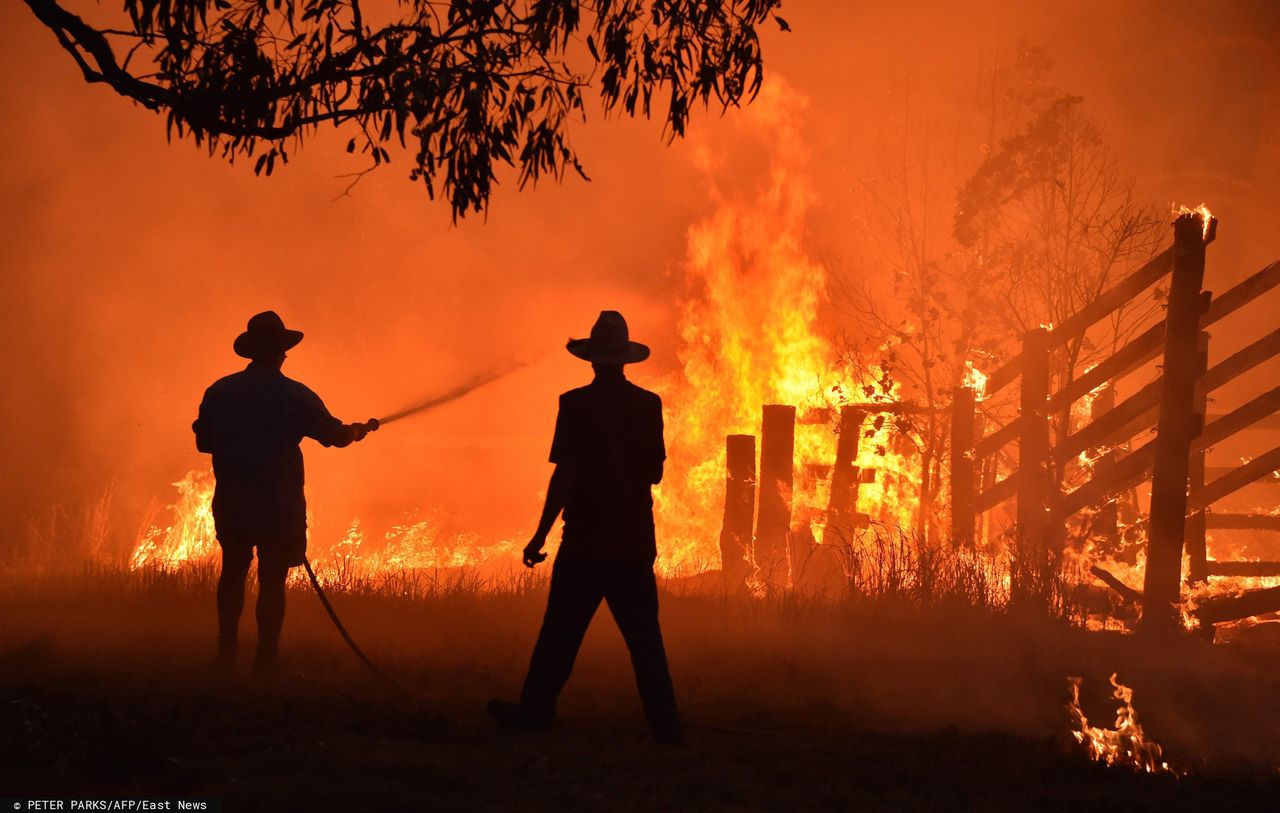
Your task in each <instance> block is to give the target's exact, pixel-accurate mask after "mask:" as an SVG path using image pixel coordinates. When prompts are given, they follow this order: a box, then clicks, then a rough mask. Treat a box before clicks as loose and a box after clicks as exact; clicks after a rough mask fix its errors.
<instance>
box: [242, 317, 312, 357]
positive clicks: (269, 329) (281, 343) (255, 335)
mask: <svg viewBox="0 0 1280 813" xmlns="http://www.w3.org/2000/svg"><path fill="white" fill-rule="evenodd" d="M300 341H302V331H301V330H290V329H289V328H287V327H285V326H284V320H283V319H281V318H280V316H279V314H277V313H276V312H275V311H263V312H262V313H259V314H256V315H255V316H254V317H253V318H252V319H250V320H249V324H248V327H247V329H246V330H245V332H244V333H241V334H240V335H239V336H236V340H235V343H234V344H233V345H232V348H233V349H234V350H235V351H236V355H237V356H243V357H245V358H247V359H256V358H270V357H271V356H275V355H279V354H280V353H283V352H284V351H286V350H288V349H289V348H291V347H294V346H295V345H297V343H298V342H300Z"/></svg>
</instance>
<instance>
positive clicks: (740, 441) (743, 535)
mask: <svg viewBox="0 0 1280 813" xmlns="http://www.w3.org/2000/svg"><path fill="white" fill-rule="evenodd" d="M724 448H725V478H724V525H723V526H721V530H720V561H721V576H722V577H723V578H724V581H725V584H728V585H731V586H733V587H737V586H739V585H741V584H742V583H743V581H744V580H745V579H746V577H747V575H748V573H747V551H748V549H749V546H750V544H751V524H752V522H754V521H755V513H756V437H755V435H729V436H728V437H727V438H725V443H724Z"/></svg>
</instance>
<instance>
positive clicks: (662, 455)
mask: <svg viewBox="0 0 1280 813" xmlns="http://www.w3.org/2000/svg"><path fill="white" fill-rule="evenodd" d="M653 400H654V404H653V418H652V421H653V435H652V437H653V440H652V444H653V445H652V447H651V449H650V457H649V471H648V475H649V476H648V478H647V479H648V481H649V484H650V485H654V486H656V485H657V484H658V483H661V482H662V468H663V463H664V462H665V461H666V459H667V442H666V439H665V438H664V437H663V434H664V426H663V422H662V399H661V398H659V397H658V396H656V395H655V396H654V397H653Z"/></svg>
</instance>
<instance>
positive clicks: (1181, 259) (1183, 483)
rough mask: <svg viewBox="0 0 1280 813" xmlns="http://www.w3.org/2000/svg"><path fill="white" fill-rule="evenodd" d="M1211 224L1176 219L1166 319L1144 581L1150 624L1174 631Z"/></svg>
mask: <svg viewBox="0 0 1280 813" xmlns="http://www.w3.org/2000/svg"><path fill="white" fill-rule="evenodd" d="M1205 226H1206V224H1205V222H1204V220H1203V218H1202V217H1201V216H1200V215H1182V216H1181V217H1179V218H1178V219H1177V220H1175V221H1174V223H1173V248H1174V253H1173V274H1172V277H1171V278H1170V282H1169V309H1168V315H1167V316H1166V317H1165V325H1166V327H1165V346H1164V365H1163V368H1162V383H1161V387H1160V419H1159V423H1158V424H1157V427H1156V439H1155V454H1154V460H1155V463H1154V466H1153V476H1152V478H1151V521H1150V526H1149V527H1150V532H1149V536H1148V538H1147V571H1146V574H1145V576H1144V579H1143V590H1142V593H1143V596H1144V597H1145V599H1144V601H1143V606H1142V622H1143V626H1144V627H1145V628H1147V629H1148V630H1159V629H1172V628H1174V627H1175V626H1176V625H1177V624H1178V611H1177V605H1178V601H1179V592H1180V589H1181V584H1182V543H1183V538H1184V536H1185V534H1186V528H1187V519H1186V518H1187V475H1188V470H1189V465H1190V456H1191V441H1192V440H1193V439H1194V438H1195V431H1196V416H1195V409H1194V399H1195V389H1196V378H1197V373H1198V366H1199V365H1198V361H1199V350H1198V348H1197V346H1196V345H1197V343H1198V341H1199V333H1200V305H1201V299H1200V288H1201V286H1202V285H1203V284H1204V253H1205V251H1204V249H1205V240H1204V238H1205V234H1206V229H1205Z"/></svg>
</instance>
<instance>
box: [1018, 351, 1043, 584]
mask: <svg viewBox="0 0 1280 813" xmlns="http://www.w3.org/2000/svg"><path fill="white" fill-rule="evenodd" d="M1048 399H1049V331H1047V330H1045V329H1044V328H1037V329H1036V330H1029V331H1027V332H1026V334H1025V335H1023V337H1022V387H1021V393H1020V406H1021V410H1020V411H1021V413H1022V414H1021V415H1020V416H1019V418H1018V420H1019V423H1020V427H1021V430H1022V433H1021V436H1020V437H1019V439H1018V475H1017V476H1018V480H1017V487H1018V537H1017V539H1018V549H1017V551H1016V554H1015V557H1014V558H1015V561H1014V565H1013V581H1012V585H1011V588H1012V593H1013V600H1014V601H1015V602H1025V601H1028V600H1029V601H1030V602H1031V603H1034V604H1047V603H1048V599H1049V593H1048V587H1049V579H1048V575H1049V573H1048V571H1049V550H1048V546H1047V544H1046V541H1047V540H1046V534H1045V531H1046V530H1048V529H1047V523H1046V520H1047V519H1048V515H1049V510H1050V505H1049V494H1050V488H1051V483H1050V466H1049V452H1050V447H1049V416H1048V414H1047V410H1046V405H1047V402H1048Z"/></svg>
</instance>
